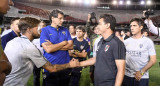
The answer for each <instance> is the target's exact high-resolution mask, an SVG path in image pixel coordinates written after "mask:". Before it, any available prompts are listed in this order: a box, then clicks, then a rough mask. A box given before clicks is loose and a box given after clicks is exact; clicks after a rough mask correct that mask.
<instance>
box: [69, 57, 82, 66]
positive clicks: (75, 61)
mask: <svg viewBox="0 0 160 86" xmlns="http://www.w3.org/2000/svg"><path fill="white" fill-rule="evenodd" d="M79 65H80V63H79V61H78V59H74V58H73V59H72V60H71V61H70V62H69V66H70V68H74V67H79Z"/></svg>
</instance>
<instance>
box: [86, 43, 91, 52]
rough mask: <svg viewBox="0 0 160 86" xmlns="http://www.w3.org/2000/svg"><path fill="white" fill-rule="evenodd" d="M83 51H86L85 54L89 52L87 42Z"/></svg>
mask: <svg viewBox="0 0 160 86" xmlns="http://www.w3.org/2000/svg"><path fill="white" fill-rule="evenodd" d="M86 42H87V41H86ZM85 50H86V52H89V51H90V46H89V45H88V42H87V43H86V45H85Z"/></svg>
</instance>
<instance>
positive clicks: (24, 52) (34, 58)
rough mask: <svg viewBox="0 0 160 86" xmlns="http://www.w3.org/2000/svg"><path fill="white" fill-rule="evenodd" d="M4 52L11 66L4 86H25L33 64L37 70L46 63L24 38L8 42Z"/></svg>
mask: <svg viewBox="0 0 160 86" xmlns="http://www.w3.org/2000/svg"><path fill="white" fill-rule="evenodd" d="M4 52H5V54H6V55H7V57H8V60H9V61H10V62H11V64H12V71H11V73H10V74H9V75H8V76H6V79H5V82H4V86H25V85H26V84H27V81H28V79H29V77H30V75H31V74H32V72H33V66H34V64H35V65H36V66H37V67H38V68H39V67H42V66H43V65H44V64H45V63H46V62H47V61H46V59H45V58H44V57H43V56H42V54H41V53H40V51H39V50H38V49H37V48H36V46H35V45H33V44H32V43H31V42H30V40H29V39H28V38H27V37H26V36H21V37H16V38H14V39H13V40H11V41H9V42H8V43H7V45H6V48H5V50H4Z"/></svg>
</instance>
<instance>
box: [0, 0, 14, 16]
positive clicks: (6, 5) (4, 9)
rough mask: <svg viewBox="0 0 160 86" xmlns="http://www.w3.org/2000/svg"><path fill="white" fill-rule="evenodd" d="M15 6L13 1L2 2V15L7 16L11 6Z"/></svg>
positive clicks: (0, 11) (0, 0)
mask: <svg viewBox="0 0 160 86" xmlns="http://www.w3.org/2000/svg"><path fill="white" fill-rule="evenodd" d="M12 5H13V1H12V0H0V13H1V14H6V13H7V11H8V10H9V6H12Z"/></svg>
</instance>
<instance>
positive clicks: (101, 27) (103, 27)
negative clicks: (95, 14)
mask: <svg viewBox="0 0 160 86" xmlns="http://www.w3.org/2000/svg"><path fill="white" fill-rule="evenodd" d="M106 28H107V24H105V23H104V20H103V18H101V19H100V20H99V24H98V31H99V34H103V33H104V32H106V30H107V29H106Z"/></svg>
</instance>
